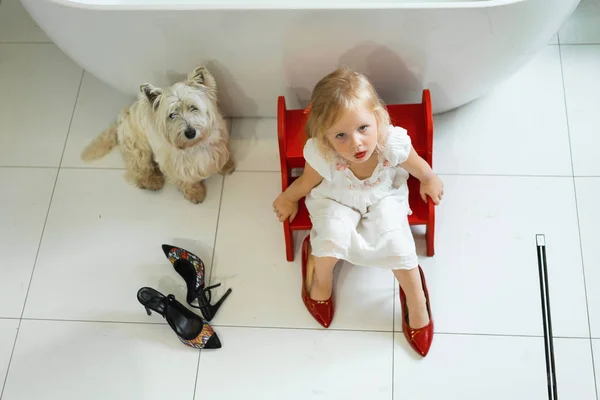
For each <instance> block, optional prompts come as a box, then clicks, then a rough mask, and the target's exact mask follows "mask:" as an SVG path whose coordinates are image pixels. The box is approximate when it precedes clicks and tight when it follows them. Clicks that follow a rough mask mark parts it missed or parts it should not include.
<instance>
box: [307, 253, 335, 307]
mask: <svg viewBox="0 0 600 400" xmlns="http://www.w3.org/2000/svg"><path fill="white" fill-rule="evenodd" d="M337 262H338V259H337V258H333V257H315V256H313V255H309V257H308V263H307V266H306V272H307V273H306V289H307V290H308V293H309V294H310V298H311V299H313V300H327V299H329V298H330V297H331V292H332V290H333V270H334V268H335V264H336V263H337Z"/></svg>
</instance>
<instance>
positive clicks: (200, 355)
mask: <svg viewBox="0 0 600 400" xmlns="http://www.w3.org/2000/svg"><path fill="white" fill-rule="evenodd" d="M232 129H233V121H231V122H230V126H229V131H230V132H231V131H232ZM224 190H225V175H223V176H222V181H221V197H220V198H219V211H218V213H217V223H216V224H215V239H214V240H213V251H212V256H211V259H210V275H209V277H208V282H209V283H210V282H211V280H212V274H213V270H214V266H215V254H216V250H217V235H218V233H219V220H220V219H221V207H222V205H223V192H224ZM201 357H202V351H200V352H199V353H198V364H197V365H196V380H195V381H194V392H193V393H192V400H195V399H196V389H197V386H198V376H199V375H200V359H201ZM0 400H2V399H0Z"/></svg>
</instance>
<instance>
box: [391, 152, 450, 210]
mask: <svg viewBox="0 0 600 400" xmlns="http://www.w3.org/2000/svg"><path fill="white" fill-rule="evenodd" d="M400 166H401V167H402V168H404V169H405V170H406V172H408V173H409V174H411V175H412V176H414V177H415V178H417V179H418V180H419V182H421V190H420V192H421V198H422V199H423V201H425V202H427V197H426V195H429V197H431V199H432V200H433V202H434V204H435V205H438V204H439V203H440V201H441V200H442V196H443V195H444V184H443V182H442V180H441V179H440V178H439V177H438V176H437V175H436V174H435V173H434V172H433V170H432V169H431V167H430V166H429V164H427V161H425V160H424V159H423V158H422V157H421V156H420V155H419V154H418V153H417V152H416V150H415V148H414V147H412V146H411V148H410V153H409V155H408V159H407V160H406V161H405V162H404V163H402V164H400Z"/></svg>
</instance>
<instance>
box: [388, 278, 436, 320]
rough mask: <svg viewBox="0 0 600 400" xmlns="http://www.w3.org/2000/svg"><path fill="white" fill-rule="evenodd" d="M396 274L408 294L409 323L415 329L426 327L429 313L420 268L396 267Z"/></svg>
mask: <svg viewBox="0 0 600 400" xmlns="http://www.w3.org/2000/svg"><path fill="white" fill-rule="evenodd" d="M394 275H395V276H396V279H398V282H400V286H402V290H404V294H406V307H407V308H408V325H409V326H410V327H411V328H413V329H419V328H422V327H424V326H425V325H427V324H428V323H429V313H428V312H427V301H426V299H425V293H424V292H423V283H422V282H421V275H420V273H419V268H412V269H395V270H394Z"/></svg>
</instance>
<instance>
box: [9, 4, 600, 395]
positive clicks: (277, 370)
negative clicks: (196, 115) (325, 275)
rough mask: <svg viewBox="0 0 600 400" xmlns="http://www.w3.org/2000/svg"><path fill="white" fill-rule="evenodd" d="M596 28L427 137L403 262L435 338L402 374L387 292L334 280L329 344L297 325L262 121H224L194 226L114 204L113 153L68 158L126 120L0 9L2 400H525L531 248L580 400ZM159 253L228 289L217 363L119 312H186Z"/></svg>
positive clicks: (599, 350) (358, 281)
mask: <svg viewBox="0 0 600 400" xmlns="http://www.w3.org/2000/svg"><path fill="white" fill-rule="evenodd" d="M599 20H600V0H583V2H582V4H581V6H580V8H579V9H578V10H577V11H576V12H575V14H574V15H573V17H572V18H571V19H569V21H567V23H566V24H565V26H564V27H563V29H562V30H561V32H560V33H559V35H558V37H557V38H556V40H553V42H552V43H551V44H550V45H549V46H548V47H547V48H545V49H544V50H543V51H542V52H541V53H540V54H539V55H538V56H537V57H536V58H535V59H534V60H533V61H532V62H531V63H530V64H529V65H527V66H526V67H524V68H523V69H522V70H521V71H519V72H518V73H517V74H515V75H514V76H513V77H512V78H511V79H509V80H508V81H506V82H505V83H503V84H502V85H500V86H499V87H497V88H496V89H495V90H494V91H493V92H491V93H489V94H488V95H487V96H485V97H484V98H482V99H480V100H478V101H476V102H474V103H472V104H469V105H468V106H465V107H463V108H461V109H459V110H457V111H455V112H452V113H448V114H446V115H441V116H436V121H435V123H436V134H435V169H436V170H437V171H438V172H439V173H440V174H442V177H443V179H444V181H445V183H446V193H447V195H446V198H445V200H444V202H443V204H442V205H440V207H439V208H438V211H437V236H436V256H435V257H433V258H427V257H424V256H423V257H422V265H423V268H424V269H425V271H426V274H427V278H428V284H429V290H430V292H431V296H432V307H433V312H434V317H435V320H436V336H435V340H434V344H433V346H432V349H431V352H430V354H429V356H428V357H427V358H425V359H420V358H418V357H416V356H415V355H414V354H413V352H412V351H411V350H410V348H409V347H408V345H407V344H406V341H405V340H404V337H403V336H402V333H401V332H400V323H399V320H400V319H399V307H398V303H399V301H398V294H397V285H395V282H394V279H393V277H392V276H391V275H390V274H389V273H386V272H382V271H370V270H365V269H361V268H351V267H347V266H344V267H343V268H341V269H340V270H339V271H338V272H339V273H338V274H337V281H336V291H337V296H338V299H339V300H338V305H337V314H336V318H335V321H334V324H333V326H332V327H331V328H330V329H329V330H324V329H321V328H320V326H318V325H317V323H316V322H315V321H314V320H313V319H312V318H311V317H310V316H309V315H308V313H307V312H306V311H305V309H304V307H303V305H302V302H301V300H300V296H299V291H300V264H299V259H298V258H297V259H296V261H295V262H294V263H288V262H286V261H285V255H284V244H283V235H282V229H281V226H280V225H279V224H278V223H277V222H276V221H275V220H274V218H273V216H272V213H271V208H270V204H271V202H272V200H273V198H274V197H275V196H276V195H277V194H278V191H279V188H280V180H279V179H280V178H279V172H278V171H279V162H278V150H277V141H276V137H275V132H276V125H275V121H274V120H270V119H241V120H240V119H234V120H233V121H231V130H232V138H233V148H234V149H235V154H236V159H237V162H238V169H237V171H236V172H235V173H234V174H233V175H231V176H228V177H226V178H223V177H214V178H212V179H210V181H209V182H208V185H207V188H208V196H207V199H206V202H205V203H203V204H202V205H192V204H190V203H188V202H186V201H185V200H184V199H183V198H182V197H181V195H180V194H179V193H178V192H177V190H176V189H174V188H173V187H166V188H165V189H164V190H162V191H161V192H159V193H149V192H146V191H141V190H138V189H135V188H133V187H131V186H129V185H128V184H126V183H125V181H124V180H123V169H122V168H123V162H122V160H121V158H120V155H119V153H118V152H117V151H115V152H113V154H111V155H110V156H108V157H106V158H105V159H103V160H101V161H98V162H95V163H92V164H84V163H82V162H81V161H80V159H79V152H80V151H81V149H82V147H83V146H84V145H85V144H87V143H88V142H89V141H90V140H91V139H92V138H93V137H94V136H95V135H96V134H97V133H98V132H99V131H101V130H102V129H103V128H104V127H105V126H106V125H107V124H108V123H109V122H110V121H111V120H112V119H113V118H114V116H115V114H116V113H117V112H118V110H119V109H120V108H121V106H123V105H125V104H127V103H128V102H129V101H130V100H131V99H130V98H129V97H127V96H124V95H122V94H119V93H117V92H116V91H114V90H112V89H110V88H108V87H107V86H106V85H104V84H103V83H101V82H99V81H98V80H97V79H95V78H94V77H93V76H91V75H90V74H88V73H86V72H84V71H83V70H82V69H81V68H80V67H78V66H77V65H75V64H74V63H73V62H72V61H71V60H70V59H69V58H68V57H66V56H65V55H64V54H63V53H62V52H61V51H60V50H58V49H57V48H56V47H55V46H54V45H53V44H51V43H49V42H48V38H47V37H46V36H45V35H44V34H43V33H42V32H41V30H40V29H39V28H38V27H36V26H35V24H34V23H33V22H32V21H31V20H30V19H29V18H28V16H27V14H26V13H25V12H24V11H23V9H22V8H21V6H20V4H19V2H18V0H1V3H0V60H1V62H0V90H1V91H2V92H3V93H5V92H7V91H9V90H10V91H11V92H12V93H14V94H11V96H10V98H7V97H6V96H4V97H1V99H3V100H0V252H1V253H2V254H3V256H2V258H1V259H2V262H0V391H1V393H2V394H1V395H0V397H1V399H2V400H21V399H22V400H25V399H27V400H30V399H60V400H68V399H78V400H79V399H81V398H86V399H102V400H105V399H128V400H133V399H143V400H148V399H165V398H173V399H196V400H200V399H209V398H213V399H241V398H249V399H306V398H318V399H356V398H368V399H373V400H379V399H387V400H390V399H393V400H400V399H442V398H444V399H478V400H479V399H486V400H488V399H489V400H496V399H498V400H500V399H502V400H504V399H507V398H510V399H539V400H542V399H546V398H547V388H546V371H545V359H544V344H543V337H542V336H543V328H542V320H541V305H540V297H539V280H538V279H539V278H538V272H537V263H536V253H535V247H534V238H535V234H536V233H545V234H546V238H547V241H548V243H549V245H548V257H549V275H550V278H549V279H550V289H551V293H550V294H551V300H552V318H553V328H554V334H555V341H554V346H555V355H556V371H557V379H558V390H559V398H560V399H575V400H592V399H596V400H599V398H598V397H597V389H596V381H597V380H598V379H600V372H598V371H600V364H599V363H600V362H599V361H598V360H600V294H599V293H600V290H599V289H600V284H599V283H598V282H600V248H599V247H598V246H597V243H598V240H597V237H598V235H597V234H596V232H595V231H596V229H597V228H598V226H600V211H598V210H599V209H600V208H598V207H596V205H597V200H596V199H597V198H598V197H595V196H600V167H598V165H599V164H596V163H595V161H596V159H597V149H598V148H599V147H600V135H598V125H599V124H598V123H599V122H600V120H599V119H598V117H597V116H598V115H600V114H599V111H598V110H600V75H599V74H598V71H600V30H599V28H598V27H599V26H600V24H598V21H599ZM556 43H560V44H559V45H556ZM16 89H19V90H18V91H17V90H16ZM36 91H37V93H40V92H41V93H42V94H43V95H41V96H40V95H36V94H35V93H36ZM248 227H251V228H254V229H255V230H254V231H245V229H247V228H248ZM415 233H416V235H417V240H418V246H419V248H420V249H423V248H424V246H423V238H422V233H423V232H422V231H421V230H419V229H415ZM162 243H172V244H178V245H181V246H183V247H185V248H188V249H189V250H191V251H193V252H195V253H196V254H198V255H199V256H200V257H202V258H203V259H204V261H205V262H206V264H207V267H208V268H209V271H208V273H209V274H210V275H211V278H212V279H211V280H212V282H213V283H215V282H222V283H223V288H222V289H226V288H229V287H231V288H233V293H232V295H231V297H230V298H229V299H228V300H227V301H226V303H225V305H224V306H223V308H222V309H221V311H220V313H219V314H218V315H217V317H216V318H215V319H214V320H213V322H214V324H213V325H214V326H215V329H216V331H217V333H218V335H219V336H220V338H221V340H222V342H223V345H224V347H223V348H222V349H220V350H217V351H202V352H199V351H195V350H192V349H189V348H187V347H185V346H183V345H181V343H180V342H179V341H178V340H177V339H176V338H175V336H174V334H173V333H172V331H171V330H170V328H169V327H168V326H167V325H166V324H165V322H164V320H162V319H161V318H160V317H159V316H157V315H156V314H154V315H152V316H151V317H148V316H147V315H146V313H145V312H144V310H143V308H142V306H141V305H140V304H139V303H138V302H137V300H136V297H135V294H136V292H137V290H138V289H139V288H140V287H142V286H152V287H155V288H156V289H157V290H160V291H162V292H163V293H165V292H169V293H174V294H175V295H176V297H177V298H180V299H183V298H184V296H185V288H184V285H183V282H182V280H181V279H180V278H179V277H178V275H176V274H175V273H174V271H173V270H172V267H171V266H170V264H169V263H168V261H167V260H166V259H165V257H164V255H163V253H162V251H161V248H160V245H161V244H162ZM222 289H219V290H217V291H216V293H215V295H216V296H219V295H220V294H221V293H223V290H222ZM594 361H595V362H596V368H594ZM461 376H462V378H461ZM344 380H345V381H346V383H343V382H344ZM599 382H600V381H599Z"/></svg>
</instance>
